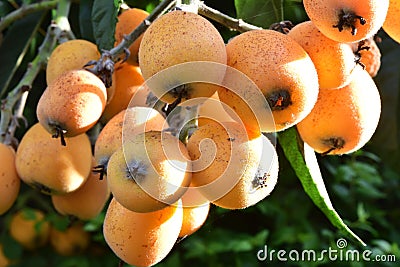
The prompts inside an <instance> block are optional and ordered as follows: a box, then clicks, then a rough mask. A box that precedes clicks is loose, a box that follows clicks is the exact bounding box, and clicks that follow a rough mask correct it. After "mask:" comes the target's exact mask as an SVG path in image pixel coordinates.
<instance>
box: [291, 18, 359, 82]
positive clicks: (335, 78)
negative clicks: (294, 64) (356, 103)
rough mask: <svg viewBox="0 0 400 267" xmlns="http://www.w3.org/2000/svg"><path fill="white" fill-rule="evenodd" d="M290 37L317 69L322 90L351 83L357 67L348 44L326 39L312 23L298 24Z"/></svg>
mask: <svg viewBox="0 0 400 267" xmlns="http://www.w3.org/2000/svg"><path fill="white" fill-rule="evenodd" d="M288 36H290V37H291V38H293V39H294V40H296V42H298V43H299V44H300V45H301V47H303V48H304V50H306V52H307V53H308V55H309V56H310V58H311V60H312V61H313V63H314V65H315V68H316V69H317V73H318V82H319V88H320V89H335V88H340V87H343V86H345V85H347V84H349V83H350V81H351V78H352V73H353V70H354V68H356V66H357V65H356V62H355V56H354V54H353V50H352V48H351V47H350V46H349V45H348V44H346V43H339V42H336V41H334V40H332V39H330V38H328V37H326V36H325V35H323V34H322V33H321V32H320V31H319V30H318V28H317V27H315V25H314V23H313V22H312V21H305V22H302V23H299V24H297V25H296V26H295V27H294V28H292V29H291V30H290V32H289V33H288Z"/></svg>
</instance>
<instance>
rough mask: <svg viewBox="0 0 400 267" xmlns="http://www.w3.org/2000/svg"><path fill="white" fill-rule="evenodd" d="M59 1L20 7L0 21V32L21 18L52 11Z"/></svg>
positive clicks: (52, 0)
mask: <svg viewBox="0 0 400 267" xmlns="http://www.w3.org/2000/svg"><path fill="white" fill-rule="evenodd" d="M59 1H60V0H51V1H44V2H38V3H34V4H30V5H22V6H21V7H20V8H18V9H17V10H15V11H13V12H11V13H9V14H8V15H7V16H5V17H4V18H2V19H1V21H0V32H2V31H3V30H4V29H6V28H7V27H8V26H10V24H12V23H13V22H14V21H16V20H18V19H20V18H23V17H24V16H26V15H28V14H31V13H34V12H37V11H40V10H46V9H52V8H55V7H56V6H57V3H58V2H59Z"/></svg>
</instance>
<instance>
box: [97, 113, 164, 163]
mask: <svg viewBox="0 0 400 267" xmlns="http://www.w3.org/2000/svg"><path fill="white" fill-rule="evenodd" d="M165 128H168V123H167V122H166V120H165V118H164V117H163V116H162V115H161V114H160V113H159V112H158V111H156V110H155V109H152V108H148V107H128V108H127V109H124V110H122V111H121V112H119V113H118V114H117V115H115V116H114V117H112V118H111V119H110V120H109V121H108V123H107V124H106V125H105V126H104V127H103V129H102V130H101V132H100V134H99V135H98V137H97V139H96V143H95V147H94V156H95V158H96V161H97V163H98V164H99V165H101V166H103V167H104V168H107V164H108V161H109V159H110V157H111V155H112V154H113V153H114V152H115V151H116V150H118V149H119V148H120V147H121V146H122V143H123V142H124V140H125V139H129V138H130V137H132V136H134V135H136V134H139V133H142V132H148V131H161V130H163V129H165Z"/></svg>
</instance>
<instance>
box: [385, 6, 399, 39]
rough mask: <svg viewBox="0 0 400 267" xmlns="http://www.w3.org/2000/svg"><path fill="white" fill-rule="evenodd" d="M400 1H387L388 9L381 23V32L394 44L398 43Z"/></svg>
mask: <svg viewBox="0 0 400 267" xmlns="http://www.w3.org/2000/svg"><path fill="white" fill-rule="evenodd" d="M399 14H400V1H399V0H389V9H388V13H387V16H386V19H385V22H384V23H383V26H382V28H383V30H384V31H385V32H386V33H387V34H388V35H389V36H390V37H391V38H392V39H393V40H395V41H396V42H398V43H400V21H399Z"/></svg>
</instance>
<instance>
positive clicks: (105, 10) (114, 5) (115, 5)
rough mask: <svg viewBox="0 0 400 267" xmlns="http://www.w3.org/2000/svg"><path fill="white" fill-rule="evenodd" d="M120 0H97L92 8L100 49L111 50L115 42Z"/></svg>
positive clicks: (93, 22) (94, 32)
mask: <svg viewBox="0 0 400 267" xmlns="http://www.w3.org/2000/svg"><path fill="white" fill-rule="evenodd" d="M120 6H121V1H120V0H113V1H110V0H95V1H94V2H93V9H92V25H93V34H94V38H95V40H96V44H97V46H98V47H99V49H100V50H103V49H105V50H110V49H111V48H113V47H114V42H115V37H114V35H115V24H116V23H117V21H118V18H117V17H118V10H119V8H120Z"/></svg>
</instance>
